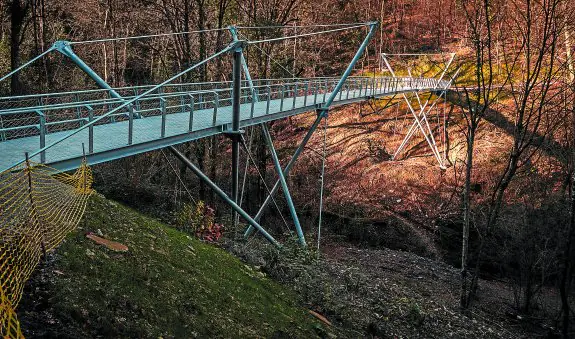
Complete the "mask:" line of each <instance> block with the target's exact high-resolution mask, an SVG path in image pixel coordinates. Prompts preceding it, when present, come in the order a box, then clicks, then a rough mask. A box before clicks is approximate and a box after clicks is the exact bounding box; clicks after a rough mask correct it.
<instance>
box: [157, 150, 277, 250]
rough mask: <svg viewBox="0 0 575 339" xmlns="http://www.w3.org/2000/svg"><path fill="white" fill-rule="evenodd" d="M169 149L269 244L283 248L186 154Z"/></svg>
mask: <svg viewBox="0 0 575 339" xmlns="http://www.w3.org/2000/svg"><path fill="white" fill-rule="evenodd" d="M168 149H169V150H170V151H171V152H172V153H173V154H174V155H175V156H176V158H178V159H180V161H181V162H183V163H184V164H185V165H186V166H187V167H188V168H189V169H190V170H191V171H192V172H193V173H194V174H195V175H197V176H198V178H200V180H202V181H203V182H205V183H206V185H208V186H209V187H210V188H211V189H212V190H214V192H215V193H216V194H217V195H218V196H219V197H220V198H222V199H223V200H224V202H226V203H227V204H228V205H230V206H231V208H232V209H233V210H234V211H235V212H236V213H238V214H239V215H241V216H242V218H244V219H245V220H246V221H247V222H248V223H249V224H250V226H251V227H254V228H256V229H257V230H258V231H259V232H260V233H261V234H262V235H263V236H264V237H265V238H266V239H267V240H268V241H269V242H271V243H272V244H274V245H276V246H277V247H281V246H280V244H279V243H278V242H277V241H276V240H275V239H274V238H273V237H272V236H271V235H270V234H269V233H268V232H267V231H266V230H264V228H263V227H262V226H260V224H259V223H258V222H257V221H255V220H254V219H253V218H252V217H250V216H249V214H248V213H247V212H246V211H244V210H243V209H242V208H241V207H240V206H239V205H238V204H236V202H235V201H233V200H232V199H231V198H230V197H229V196H228V195H227V194H226V193H225V192H224V191H223V190H222V189H221V188H219V187H218V185H216V184H215V183H214V182H213V181H212V180H210V178H208V176H206V175H205V174H204V173H203V172H202V171H201V170H200V169H199V168H198V167H197V166H196V165H194V164H193V163H192V162H191V161H190V160H189V159H188V158H186V156H185V155H184V154H182V153H181V152H180V151H178V150H177V149H176V148H175V147H174V146H169V147H168Z"/></svg>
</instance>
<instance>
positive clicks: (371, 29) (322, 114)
mask: <svg viewBox="0 0 575 339" xmlns="http://www.w3.org/2000/svg"><path fill="white" fill-rule="evenodd" d="M378 26H379V23H378V22H372V23H371V25H370V27H369V32H368V33H367V36H366V37H365V39H364V40H363V42H362V43H361V45H360V47H359V48H358V50H357V52H356V53H355V55H354V56H353V59H352V60H351V62H350V63H349V65H348V66H347V68H346V70H345V71H344V72H343V74H342V76H341V78H340V79H339V81H338V83H337V85H336V86H335V88H334V90H333V91H332V92H331V95H330V96H329V97H328V99H327V100H326V101H325V103H324V104H323V106H321V107H318V109H317V118H316V119H315V121H314V122H313V124H312V126H311V127H310V129H309V130H308V132H307V134H306V135H305V136H304V138H303V140H302V142H301V144H300V145H299V146H298V148H297V149H296V151H295V153H294V155H293V156H292V158H291V160H290V161H289V162H288V164H287V165H286V167H285V168H284V170H283V175H284V176H287V175H288V174H289V171H290V169H291V167H292V166H293V164H294V163H295V162H296V160H297V158H298V157H299V155H300V154H301V153H302V152H303V150H304V148H305V146H306V144H307V142H308V141H309V139H310V138H311V136H312V135H313V132H314V131H315V130H316V129H317V126H318V125H319V124H320V123H321V120H322V119H323V118H324V117H325V116H326V115H327V113H328V111H329V108H330V106H331V104H332V103H333V101H334V100H335V98H336V97H337V95H338V93H339V91H340V90H341V88H342V87H343V85H344V83H345V81H346V80H347V78H348V77H349V75H350V74H351V72H352V71H353V68H354V67H355V64H356V63H357V62H358V60H359V58H361V56H362V55H363V52H364V51H365V49H366V48H367V45H368V44H369V41H370V40H371V38H372V37H373V34H374V33H375V30H376V29H377V27H378ZM279 187H280V181H279V180H278V181H276V183H275V185H274V186H273V188H272V189H271V191H270V194H268V196H267V198H266V200H265V201H264V203H263V204H262V206H261V207H260V209H259V211H258V213H257V214H256V216H255V217H254V219H255V220H260V218H261V217H262V215H263V212H264V211H265V209H266V208H267V206H268V205H269V204H270V202H271V201H272V197H273V196H274V194H275V193H276V192H277V190H278V189H279ZM254 230H255V229H254V228H253V227H251V226H250V227H248V229H247V230H246V232H245V233H244V237H246V238H247V237H248V236H250V234H252V233H253V231H254Z"/></svg>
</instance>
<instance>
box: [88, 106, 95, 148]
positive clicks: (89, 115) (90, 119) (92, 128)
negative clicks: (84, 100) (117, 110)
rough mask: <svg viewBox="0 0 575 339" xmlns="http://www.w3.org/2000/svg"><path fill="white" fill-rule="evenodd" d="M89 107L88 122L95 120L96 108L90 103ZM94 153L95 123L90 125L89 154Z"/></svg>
mask: <svg viewBox="0 0 575 339" xmlns="http://www.w3.org/2000/svg"><path fill="white" fill-rule="evenodd" d="M86 107H87V108H88V122H92V120H94V109H93V108H92V106H90V105H86ZM92 153H94V125H90V126H88V154H92Z"/></svg>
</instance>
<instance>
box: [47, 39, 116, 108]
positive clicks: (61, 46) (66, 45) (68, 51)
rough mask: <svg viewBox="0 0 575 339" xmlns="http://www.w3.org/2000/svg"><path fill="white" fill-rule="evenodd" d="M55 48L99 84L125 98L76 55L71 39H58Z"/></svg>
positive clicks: (114, 95) (112, 94)
mask: <svg viewBox="0 0 575 339" xmlns="http://www.w3.org/2000/svg"><path fill="white" fill-rule="evenodd" d="M53 49H55V50H57V51H58V52H60V53H62V54H63V55H65V56H67V57H68V58H70V59H71V60H72V61H73V62H74V63H75V64H76V65H77V66H78V67H80V69H81V70H82V71H84V73H86V74H87V75H88V76H89V77H90V78H92V79H93V80H94V81H95V82H96V83H97V84H98V86H100V87H102V88H104V89H106V90H108V91H109V93H110V95H111V96H113V97H115V98H117V99H121V100H123V99H124V98H123V97H122V96H121V95H120V94H119V93H118V92H116V90H115V89H114V88H112V86H110V85H109V84H108V83H107V82H106V81H105V80H104V79H102V78H101V77H100V76H99V75H98V73H96V72H95V71H94V70H93V69H92V68H91V67H90V66H88V65H87V64H86V63H85V62H84V60H82V59H81V58H80V57H79V56H78V55H76V53H74V50H73V49H72V45H70V42H69V41H64V40H60V41H56V42H55V43H54V46H53Z"/></svg>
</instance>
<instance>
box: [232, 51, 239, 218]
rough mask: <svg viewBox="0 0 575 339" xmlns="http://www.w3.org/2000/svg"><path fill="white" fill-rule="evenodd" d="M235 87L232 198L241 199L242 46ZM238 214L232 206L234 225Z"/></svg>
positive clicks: (236, 61) (233, 93)
mask: <svg viewBox="0 0 575 339" xmlns="http://www.w3.org/2000/svg"><path fill="white" fill-rule="evenodd" d="M233 56H234V64H233V79H232V80H233V88H232V133H233V134H232V138H231V139H232V199H233V200H234V202H235V203H237V202H238V201H239V194H238V193H239V182H240V176H239V168H240V135H239V131H240V100H241V99H240V97H241V92H242V83H241V80H242V78H241V77H242V73H241V71H242V47H241V45H240V46H239V47H237V48H236V49H234V53H233ZM238 223H239V220H238V214H237V213H236V211H235V210H234V209H233V208H232V225H233V228H234V229H237V227H238Z"/></svg>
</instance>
